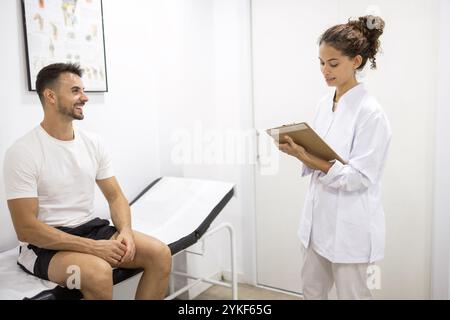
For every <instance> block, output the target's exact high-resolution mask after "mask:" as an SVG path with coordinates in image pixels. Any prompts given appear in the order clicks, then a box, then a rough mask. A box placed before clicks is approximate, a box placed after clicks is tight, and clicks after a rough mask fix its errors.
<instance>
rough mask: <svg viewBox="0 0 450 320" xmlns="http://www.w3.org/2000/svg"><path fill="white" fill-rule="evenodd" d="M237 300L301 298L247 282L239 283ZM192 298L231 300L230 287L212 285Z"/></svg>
mask: <svg viewBox="0 0 450 320" xmlns="http://www.w3.org/2000/svg"><path fill="white" fill-rule="evenodd" d="M238 299H239V300H302V298H301V297H299V296H295V295H291V294H286V293H282V292H278V291H273V290H269V289H265V288H260V287H254V286H251V285H248V284H239V286H238ZM194 300H231V289H230V288H226V287H222V286H216V285H214V286H212V287H211V288H209V289H208V290H206V291H205V292H203V293H202V294H200V295H199V296H197V297H196V298H195V299H194Z"/></svg>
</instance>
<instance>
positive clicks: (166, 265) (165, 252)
mask: <svg viewBox="0 0 450 320" xmlns="http://www.w3.org/2000/svg"><path fill="white" fill-rule="evenodd" d="M152 265H153V268H156V269H157V270H158V272H159V273H160V275H161V276H164V277H165V276H168V275H169V274H170V271H171V269H172V253H171V252H170V249H169V247H168V246H167V245H165V244H164V243H160V244H158V245H157V246H155V247H153V252H152Z"/></svg>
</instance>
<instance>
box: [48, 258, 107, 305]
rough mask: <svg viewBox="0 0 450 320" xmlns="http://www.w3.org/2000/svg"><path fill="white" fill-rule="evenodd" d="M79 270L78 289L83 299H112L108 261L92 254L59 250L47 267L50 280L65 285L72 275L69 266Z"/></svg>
mask: <svg viewBox="0 0 450 320" xmlns="http://www.w3.org/2000/svg"><path fill="white" fill-rule="evenodd" d="M71 266H76V267H78V268H79V271H80V274H79V275H80V288H79V289H80V291H81V293H82V294H83V297H84V299H86V300H88V299H95V300H106V299H109V300H111V299H112V287H113V280H112V268H111V266H110V265H109V263H108V262H106V261H105V260H103V259H101V258H99V257H96V256H94V255H90V254H85V253H79V252H69V251H60V252H58V253H57V254H55V255H54V256H53V258H52V260H51V261H50V264H49V267H48V277H49V279H50V281H53V282H56V283H58V284H60V285H62V286H64V287H67V279H68V277H69V276H71V275H72V272H73V271H70V270H73V269H71V268H70V267H71Z"/></svg>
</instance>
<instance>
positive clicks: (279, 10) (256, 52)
mask: <svg viewBox="0 0 450 320" xmlns="http://www.w3.org/2000/svg"><path fill="white" fill-rule="evenodd" d="M337 2H338V1H337V0H328V1H323V2H322V1H309V0H308V1H299V0H253V1H252V38H253V40H252V48H253V72H254V74H253V79H254V106H255V107H254V108H255V109H254V116H255V126H256V128H257V129H260V135H259V155H260V158H259V160H260V164H259V167H258V169H257V172H256V233H257V253H256V255H257V278H258V279H257V281H258V284H260V285H264V286H268V287H273V288H277V289H281V290H285V291H290V292H296V293H300V291H301V279H300V268H301V263H302V261H301V254H300V253H301V252H300V242H299V240H298V238H297V228H298V223H299V219H300V214H301V211H302V207H303V201H304V197H305V193H306V190H307V185H308V182H309V178H305V179H301V178H300V163H299V161H298V160H296V159H294V158H292V157H288V156H286V155H284V154H280V153H279V151H278V150H277V149H276V148H275V147H274V146H273V143H272V142H271V141H270V138H268V136H267V135H266V134H265V132H264V130H263V129H267V128H271V127H274V126H279V125H282V124H287V123H292V122H301V121H309V122H311V121H312V118H313V115H314V111H315V110H314V109H315V106H316V103H317V101H318V99H319V98H320V97H321V96H322V95H323V94H325V93H326V92H328V91H329V90H330V89H328V88H327V87H326V85H325V84H324V81H323V79H322V76H321V73H320V67H319V58H318V46H317V41H318V38H319V36H320V34H321V33H322V32H323V31H324V30H325V29H326V28H327V27H329V26H330V25H331V24H334V23H336V22H337V21H338V3H337Z"/></svg>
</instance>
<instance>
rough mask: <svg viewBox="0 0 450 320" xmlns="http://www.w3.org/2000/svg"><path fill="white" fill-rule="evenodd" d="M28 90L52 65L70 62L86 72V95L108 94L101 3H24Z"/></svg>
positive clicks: (30, 0)
mask: <svg viewBox="0 0 450 320" xmlns="http://www.w3.org/2000/svg"><path fill="white" fill-rule="evenodd" d="M21 1H22V17H23V25H24V36H25V51H26V52H25V55H26V64H27V72H28V90H29V91H36V76H37V74H38V72H39V71H40V70H41V69H42V68H43V67H45V66H47V65H49V64H52V63H60V62H65V63H68V62H71V63H76V64H79V65H80V67H81V69H82V70H83V83H84V86H85V91H86V92H107V91H108V77H107V69H106V52H105V35H104V24H103V4H102V0H21Z"/></svg>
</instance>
